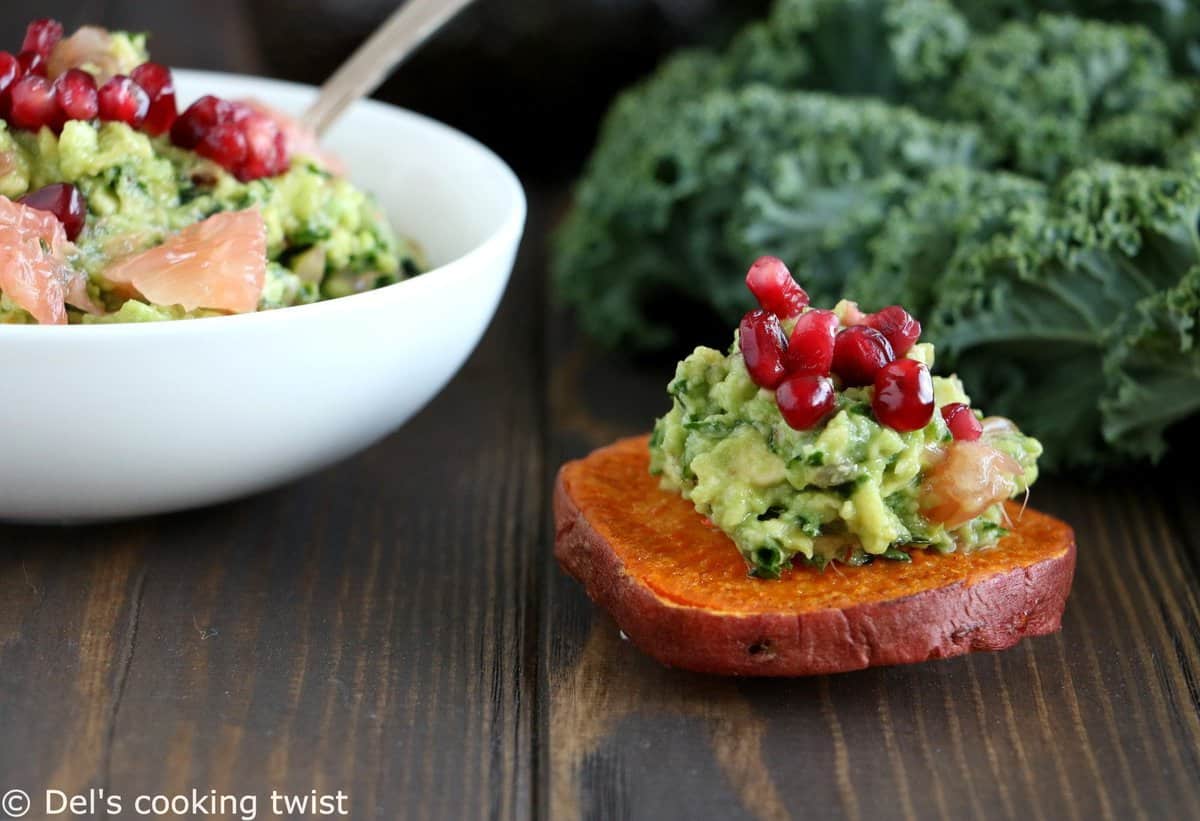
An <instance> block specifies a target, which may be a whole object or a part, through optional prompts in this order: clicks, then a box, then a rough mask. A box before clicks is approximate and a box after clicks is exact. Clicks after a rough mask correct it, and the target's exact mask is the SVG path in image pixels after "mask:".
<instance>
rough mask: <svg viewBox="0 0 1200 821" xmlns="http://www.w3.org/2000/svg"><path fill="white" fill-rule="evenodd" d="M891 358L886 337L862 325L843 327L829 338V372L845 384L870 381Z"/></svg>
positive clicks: (860, 384)
mask: <svg viewBox="0 0 1200 821" xmlns="http://www.w3.org/2000/svg"><path fill="white" fill-rule="evenodd" d="M895 358H896V357H895V355H894V354H893V352H892V346H891V344H890V343H889V342H888V341H887V337H885V336H884V335H883V334H881V333H879V331H877V330H875V329H874V328H868V327H867V326H866V325H855V326H854V327H853V328H846V329H845V330H843V331H841V332H840V333H838V335H837V338H836V339H834V341H833V372H834V373H835V374H837V375H838V376H839V377H841V380H842V382H843V384H845V385H846V387H849V388H859V387H862V386H863V385H870V384H871V383H872V382H874V381H875V374H877V373H878V372H879V369H880V368H882V367H883V366H884V365H886V364H888V363H889V362H891V361H892V360H893V359H895Z"/></svg>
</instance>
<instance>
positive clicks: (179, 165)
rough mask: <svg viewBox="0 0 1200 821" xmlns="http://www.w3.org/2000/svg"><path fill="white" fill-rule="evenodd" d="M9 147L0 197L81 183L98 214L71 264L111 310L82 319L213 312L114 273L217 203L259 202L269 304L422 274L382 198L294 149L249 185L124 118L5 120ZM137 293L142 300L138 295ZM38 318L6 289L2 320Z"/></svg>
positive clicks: (91, 214)
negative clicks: (160, 298)
mask: <svg viewBox="0 0 1200 821" xmlns="http://www.w3.org/2000/svg"><path fill="white" fill-rule="evenodd" d="M0 154H5V155H7V156H8V157H10V158H11V159H10V162H9V170H8V172H7V173H6V174H4V175H2V176H0V194H2V195H4V196H6V197H9V198H10V199H16V198H17V197H20V196H21V195H23V194H25V193H27V192H29V191H31V190H34V189H37V188H40V187H42V186H44V185H48V184H50V183H55V182H67V183H72V184H74V185H75V186H76V187H77V188H78V189H79V191H80V192H81V193H82V194H83V195H84V197H85V198H86V200H87V206H88V218H87V222H86V224H85V226H84V228H83V231H82V233H81V234H80V235H79V237H78V238H77V239H76V240H75V249H76V250H75V253H74V254H73V255H72V256H71V258H70V262H71V264H72V266H73V267H75V268H77V269H79V270H82V271H84V272H86V273H87V274H88V278H89V281H90V282H89V286H88V290H89V293H90V294H91V296H92V298H93V299H94V300H95V301H96V302H97V304H100V305H103V306H105V307H106V308H107V309H108V311H109V312H108V313H105V314H102V315H99V316H92V315H88V314H84V313H82V312H79V311H72V312H71V318H72V321H83V322H124V321H149V320H162V319H179V318H186V317H196V316H206V315H214V314H216V313H218V312H214V311H206V310H203V309H199V310H196V311H191V312H184V311H180V310H179V309H178V308H177V307H172V306H150V305H146V304H144V303H141V304H139V305H133V306H130V307H128V308H125V307H124V306H125V303H126V302H127V301H128V300H126V299H125V298H123V297H121V296H120V295H118V294H116V293H114V292H113V290H112V289H111V288H110V287H109V286H108V284H107V283H106V282H105V280H104V276H103V271H104V268H105V267H106V266H107V265H108V264H109V263H110V262H112V261H113V260H114V259H117V258H119V257H122V256H125V255H129V254H133V253H136V252H138V251H142V250H145V249H146V248H149V247H152V246H154V245H156V244H158V243H160V242H162V241H163V239H164V238H165V237H166V236H167V235H168V234H170V233H171V232H172V231H176V230H178V229H180V228H182V227H184V226H186V225H189V224H191V223H194V222H198V221H199V220H202V219H204V218H205V217H208V216H210V215H212V214H214V213H217V212H218V211H233V210H242V209H245V208H251V207H256V208H258V209H259V211H260V212H261V213H262V215H263V218H264V221H265V223H266V226H267V243H268V244H267V254H268V259H269V264H268V265H267V276H266V281H265V284H264V287H263V292H262V298H261V301H260V304H259V307H260V308H261V309H268V308H282V307H286V306H289V305H300V304H303V303H308V302H315V301H317V300H319V299H322V298H328V297H336V296H344V295H346V294H350V293H354V292H357V291H360V290H368V289H370V288H376V287H380V286H383V285H387V284H390V283H393V282H398V281H400V280H401V279H403V278H405V277H407V276H412V275H414V274H416V273H419V272H420V271H421V270H423V268H424V267H425V263H424V260H423V258H422V256H421V252H420V250H419V249H418V248H417V247H416V245H415V244H413V243H411V242H409V241H407V240H403V239H399V238H397V237H396V236H395V235H394V234H393V233H392V230H391V228H390V227H389V226H388V224H387V221H386V220H385V219H384V218H383V216H382V214H381V213H380V212H379V210H378V208H377V207H376V206H375V204H374V202H373V201H372V200H371V199H370V197H368V196H367V195H366V194H365V193H363V192H362V191H360V190H359V189H357V188H355V187H354V186H353V185H351V184H350V183H349V182H347V181H346V180H344V179H342V178H340V177H335V176H333V175H332V174H330V173H329V172H328V171H326V170H324V169H323V168H322V167H321V166H319V165H317V163H316V162H314V161H311V160H308V159H306V158H303V157H301V158H296V159H295V160H294V161H293V162H292V165H291V167H290V168H289V169H288V170H287V171H286V172H285V173H284V174H282V175H280V176H277V177H268V178H263V179H258V180H253V181H250V182H244V183H243V182H239V181H238V180H237V179H235V178H234V177H233V176H232V175H231V174H229V173H227V172H226V171H225V170H224V169H223V168H221V167H220V166H218V165H217V164H216V163H214V162H212V161H210V160H207V159H205V158H203V157H201V156H200V155H198V154H196V153H194V152H191V151H186V150H183V149H180V148H176V147H175V146H172V145H170V144H169V142H167V141H165V140H163V139H162V138H152V137H150V136H148V135H146V134H143V133H141V132H139V131H135V130H134V129H132V128H130V127H129V126H127V125H125V124H124V123H115V122H109V123H91V122H85V121H71V122H68V123H66V124H65V126H64V127H63V130H62V133H61V134H59V135H55V134H54V133H52V132H51V131H50V130H49V129H42V130H41V131H39V132H38V133H36V134H34V133H29V132H21V131H12V130H9V129H8V128H6V127H5V125H4V123H0ZM134 301H135V302H136V300H134ZM26 321H32V320H31V318H30V317H29V316H28V314H26V313H25V312H24V311H22V310H21V309H20V308H18V307H16V306H15V305H13V304H12V303H11V302H6V301H4V300H3V297H2V296H0V322H26Z"/></svg>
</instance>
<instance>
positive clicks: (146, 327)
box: [0, 68, 528, 341]
mask: <svg viewBox="0 0 1200 821" xmlns="http://www.w3.org/2000/svg"><path fill="white" fill-rule="evenodd" d="M172 71H173V72H174V74H175V76H176V77H177V78H179V79H184V80H185V81H187V82H189V83H190V82H197V81H198V82H203V81H204V80H205V79H206V78H208V79H215V80H218V81H221V80H225V81H227V80H233V81H251V82H252V83H254V84H259V85H262V86H265V87H268V88H269V87H274V88H276V89H280V90H284V91H287V92H290V93H297V92H299V93H302V94H306V95H309V96H315V95H316V94H317V91H318V89H317V87H316V86H312V85H308V84H306V83H295V82H291V81H288V80H277V79H274V78H271V77H259V76H256V75H253V74H237V73H234V72H226V71H207V70H200V69H187V68H178V69H175V68H173V69H172ZM364 109H365V110H368V111H370V110H374V111H377V112H379V113H382V114H387V115H389V116H394V117H395V116H398V117H399V118H400V119H402V120H407V121H409V122H415V123H417V124H418V125H419V126H421V127H423V128H428V129H430V130H432V131H434V132H436V133H438V134H439V136H440V137H441V138H444V139H449V140H454V141H458V142H462V143H465V144H466V145H467V146H469V147H470V148H472V149H474V150H475V151H477V152H479V153H480V155H482V156H483V157H484V159H485V160H487V161H488V162H489V163H490V164H491V165H493V166H494V168H495V170H496V171H497V172H498V173H499V179H500V180H502V181H503V183H504V184H505V185H504V187H505V189H506V191H505V193H506V195H507V199H508V204H507V207H506V212H505V216H504V219H503V220H502V221H501V222H500V223H499V225H498V226H497V227H496V229H495V230H493V231H492V232H491V233H490V234H489V235H488V236H487V237H486V238H485V239H484V240H483V241H482V242H480V243H479V244H477V245H475V246H474V247H472V248H470V249H469V250H467V251H466V252H464V253H462V254H460V255H459V256H457V257H455V258H454V259H451V260H448V261H446V262H444V263H442V264H441V265H438V266H437V267H436V268H430V269H429V270H428V271H425V272H424V273H422V274H420V275H418V276H415V277H410V278H409V279H406V280H403V281H401V282H394V283H392V284H391V285H385V286H384V287H382V288H373V289H371V290H369V291H363V292H362V293H358V294H350V295H348V296H342V297H336V298H334V299H328V300H321V301H319V302H313V303H309V304H307V305H291V306H288V307H286V308H274V309H271V310H267V311H253V312H251V313H244V314H229V315H225V316H210V317H201V318H198V319H187V320H171V321H164V322H114V323H106V324H99V325H37V324H33V325H14V324H6V323H0V340H3V339H4V338H6V337H8V338H19V337H26V338H33V337H35V336H40V337H42V338H43V339H45V338H46V337H49V338H52V339H57V340H59V341H61V340H62V339H63V338H64V337H63V335H64V334H67V335H70V336H71V337H75V336H80V337H86V338H92V337H95V336H97V335H104V336H115V335H143V336H147V335H157V334H164V333H204V332H205V331H204V329H205V328H211V329H213V330H216V329H217V328H219V327H227V326H229V325H230V324H231V323H237V326H236V327H240V326H243V325H248V324H249V323H266V322H274V323H279V322H290V321H295V320H298V319H300V318H301V317H305V316H308V317H312V316H318V315H324V314H331V313H338V312H341V311H346V310H353V309H354V308H356V307H365V303H366V302H367V301H368V300H372V299H374V300H381V299H387V298H390V297H391V296H393V295H396V294H397V291H399V290H400V289H402V288H408V289H409V290H419V289H421V288H424V287H432V286H430V285H423V284H422V283H427V282H428V281H429V280H431V279H432V278H441V277H444V276H446V275H448V274H450V273H453V272H454V271H456V270H458V269H461V268H464V267H468V266H471V265H472V264H474V263H475V261H476V260H478V259H481V258H485V257H490V256H494V255H496V254H499V253H502V252H503V251H504V249H505V247H506V246H507V245H508V244H509V243H510V242H511V241H513V240H519V238H520V235H521V233H522V231H523V229H524V225H525V218H526V215H527V210H528V204H527V201H526V196H525V189H524V187H523V186H522V185H521V181H520V179H518V177H517V175H516V173H515V172H514V171H513V170H512V168H510V167H509V165H508V163H506V162H505V161H504V160H502V159H501V158H500V156H499V155H497V154H496V152H494V151H492V149H490V148H488V147H487V146H486V145H484V144H483V143H481V142H480V141H479V140H477V139H475V138H474V137H472V136H470V135H469V134H465V133H464V132H462V131H459V130H458V129H457V128H454V127H452V126H449V125H446V124H445V123H443V122H441V121H440V120H435V119H434V118H432V117H429V116H427V115H425V114H421V113H419V112H416V111H412V110H410V109H407V108H403V107H401V106H396V105H392V104H390V103H385V102H381V101H379V100H374V99H362V100H359V101H357V102H356V103H354V105H353V106H351V108H350V112H354V111H356V110H364ZM439 275H440V276H439ZM197 328H199V330H198V331H197V330H195V329H197ZM183 329H188V330H183Z"/></svg>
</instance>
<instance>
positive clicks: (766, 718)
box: [0, 4, 1200, 821]
mask: <svg viewBox="0 0 1200 821" xmlns="http://www.w3.org/2000/svg"><path fill="white" fill-rule="evenodd" d="M200 5H202V4H200ZM145 8H147V9H149V8H150V6H149V5H147V6H145ZM151 22H152V24H153V21H151ZM160 37H162V35H161V34H160ZM6 39H12V37H11V35H6ZM175 42H176V44H177V46H178V50H179V51H180V52H182V51H183V50H185V46H184V45H182V43H183V40H182V39H180V40H177V41H175ZM167 45H168V46H169V45H170V41H168V42H167ZM165 50H166V51H167V52H168V53H167V55H166V56H167V58H168V59H172V58H173V57H174V54H172V53H171V50H170V48H169V47H168V48H166V49H165ZM246 53H247V52H238V51H234V50H230V51H229V52H227V55H234V56H231V57H228V58H227V60H226V62H227V63H228V64H229V65H230V67H233V68H242V67H247V66H248V67H251V68H252V67H253V56H252V54H251V55H250V56H249V57H246V58H245V59H243V58H242V57H237V56H236V55H238V54H246ZM178 61H179V62H186V60H185V59H184V58H183V57H180V58H178ZM193 62H195V61H193ZM212 62H218V61H216V60H213V61H210V63H209V64H210V65H211V63H212ZM219 64H220V63H219V62H218V65H219ZM562 204H563V198H562V196H561V195H558V196H555V195H549V196H548V195H544V194H540V193H535V194H534V196H533V197H532V202H531V206H532V209H531V219H530V225H529V231H528V234H527V238H526V241H525V244H524V247H523V251H522V254H521V257H520V260H519V262H518V266H517V270H516V272H515V274H514V278H513V282H512V284H511V286H510V288H509V291H508V294H507V296H506V298H505V300H504V303H503V305H502V307H501V309H500V312H499V314H498V316H497V317H496V320H495V322H494V323H493V325H492V327H491V329H490V331H489V332H488V334H487V336H486V337H485V339H484V341H483V342H482V344H481V345H480V347H479V349H478V350H477V351H476V353H475V355H474V356H473V358H472V359H471V360H470V362H469V363H468V365H467V366H466V367H465V368H464V369H463V371H462V372H461V373H460V374H459V375H458V377H457V378H456V379H455V380H454V382H453V383H452V384H451V385H450V386H449V387H448V388H447V389H446V391H445V392H443V393H442V394H441V396H439V397H438V398H437V399H436V400H435V401H434V402H433V403H432V404H431V405H430V406H429V407H428V408H427V409H426V410H425V411H424V412H422V413H421V414H420V415H419V416H418V417H417V418H416V419H414V420H413V421H412V422H411V423H410V424H408V425H407V426H406V427H405V428H404V429H402V430H401V431H399V432H398V433H396V434H395V435H393V436H392V437H390V438H389V439H387V440H386V441H384V442H383V443H381V444H379V445H377V446H375V447H374V448H372V449H370V450H368V451H367V452H365V453H363V454H361V455H359V456H357V457H355V458H354V459H352V460H350V461H348V462H346V463H344V464H341V465H338V466H336V467H334V468H332V469H329V470H326V471H324V472H322V473H320V474H317V475H315V476H312V477H310V478H308V479H305V480H303V481H300V482H298V483H295V484H292V485H290V486H287V487H285V488H282V489H279V490H276V491H274V492H271V493H267V494H265V495H260V496H257V497H255V498H252V499H248V500H245V501H241V502H236V503H232V504H227V505H223V506H220V507H216V508H212V509H207V510H201V511H194V512H189V513H182V514H177V515H170V516H163V517H158V518H153V519H147V520H141V521H135V522H127V523H121V524H115V525H106V526H97V527H88V528H69V529H68V528H34V527H14V526H2V527H0V793H3V792H4V791H5V790H7V789H9V788H20V789H24V790H26V791H28V792H30V793H32V794H33V795H34V796H39V794H40V793H41V792H42V791H44V790H46V789H58V790H62V791H65V792H82V791H86V790H88V789H89V788H103V789H105V790H107V792H108V794H114V793H115V794H119V795H121V796H123V797H125V798H126V799H127V800H132V796H136V795H138V794H148V795H154V794H167V795H172V794H175V793H189V792H190V791H191V790H192V789H197V790H199V791H201V792H202V793H203V792H207V791H208V790H210V789H214V790H217V791H218V792H220V793H227V794H230V795H256V796H259V797H260V800H261V801H263V802H265V800H266V799H265V796H266V795H268V794H269V793H270V791H271V790H278V791H280V792H289V793H309V792H310V791H311V790H317V791H318V792H320V793H335V792H336V791H338V790H342V791H343V792H344V793H345V794H347V795H348V796H349V805H348V808H349V809H350V810H351V816H352V817H354V818H364V819H365V818H381V819H392V818H416V819H454V818H476V817H485V816H486V817H497V818H527V817H531V816H535V817H551V818H555V819H557V818H576V817H584V818H597V819H615V818H645V819H675V818H678V819H692V818H709V817H712V818H728V819H732V818H764V819H779V818H788V817H796V818H826V817H830V818H850V819H858V818H866V819H874V818H893V817H896V818H909V819H911V818H926V817H933V818H947V819H958V818H965V817H983V818H1014V819H1022V821H1024V820H1025V819H1047V820H1048V821H1051V820H1053V819H1060V818H1069V819H1080V820H1081V821H1083V820H1084V819H1092V818H1120V819H1123V818H1185V817H1200V709H1198V707H1200V643H1198V640H1197V636H1198V635H1200V608H1198V606H1197V592H1196V591H1197V589H1198V584H1197V582H1198V579H1197V577H1198V565H1200V539H1198V537H1197V535H1196V534H1197V532H1198V528H1200V511H1198V509H1197V506H1196V504H1195V500H1196V499H1197V489H1198V485H1197V484H1196V482H1195V480H1190V479H1179V478H1175V479H1172V480H1171V481H1167V480H1165V479H1164V478H1163V477H1161V476H1156V475H1154V474H1152V473H1145V472H1143V473H1134V474H1130V475H1128V476H1125V477H1122V478H1118V479H1115V480H1113V481H1110V482H1107V483H1106V484H1104V485H1101V486H1092V485H1087V484H1084V483H1077V482H1072V481H1069V480H1066V479H1053V480H1046V481H1044V482H1042V483H1039V485H1038V487H1037V489H1036V494H1035V499H1036V504H1037V505H1038V506H1039V507H1040V508H1043V509H1045V510H1047V511H1048V512H1051V513H1054V514H1056V515H1059V516H1061V517H1063V518H1065V519H1067V520H1068V521H1069V522H1071V523H1072V524H1073V525H1074V526H1075V528H1076V531H1077V534H1078V541H1079V567H1078V572H1077V574H1076V579H1075V590H1074V593H1073V594H1072V597H1071V599H1070V603H1069V605H1068V607H1067V612H1066V616H1065V619H1064V625H1063V631H1062V632H1061V633H1060V634H1058V635H1055V636H1050V637H1045V638H1040V639H1035V640H1030V641H1026V642H1024V643H1023V644H1021V645H1020V646H1018V647H1017V648H1016V649H1014V650H1012V651H1009V652H1006V653H1003V654H984V655H976V656H971V657H967V658H959V659H953V660H948V661H940V662H934V663H928V664H923V665H918V666H912V667H903V668H892V669H880V670H869V671H864V672H858V673H851V674H845V675H838V676H828V677H822V678H811V679H803V680H794V681H782V680H781V681H752V680H745V681H737V680H724V679H718V678H712V677H704V676H697V675H691V674H687V673H683V672H678V671H672V670H668V669H664V668H662V667H660V666H658V665H657V664H655V663H654V662H651V661H649V660H647V659H646V658H644V657H642V656H641V655H639V654H638V652H637V651H636V650H634V649H633V648H632V647H630V646H628V645H627V644H625V643H623V642H622V641H621V639H620V637H619V635H618V632H617V630H616V628H615V627H614V625H613V624H612V623H611V621H609V620H608V619H607V618H606V617H605V616H603V615H602V614H600V613H598V612H597V611H596V610H595V609H594V608H593V607H592V606H591V604H590V603H589V602H588V601H587V599H586V598H585V597H584V595H583V594H582V592H581V591H580V589H579V588H578V587H577V586H576V585H575V584H574V583H573V582H571V581H570V580H569V579H566V578H565V577H564V576H563V575H562V574H561V573H560V572H559V571H558V570H557V568H556V567H555V565H554V562H553V560H552V558H551V554H550V550H551V541H552V533H553V531H552V527H551V521H550V510H549V500H550V496H549V489H550V486H551V482H552V479H553V475H554V471H555V470H556V468H557V466H558V465H559V464H560V463H561V462H562V461H563V460H564V459H566V458H570V457H573V456H577V455H581V454H583V453H585V452H586V451H587V450H588V449H590V448H592V447H594V446H597V445H600V444H602V443H605V442H606V441H608V440H610V439H612V438H614V437H616V436H619V435H624V434H629V433H635V432H638V431H641V430H644V429H645V428H647V426H648V425H649V424H650V421H651V419H652V418H653V417H654V416H655V415H656V414H659V413H661V412H662V411H663V410H665V408H666V404H667V403H666V395H665V392H664V390H663V386H664V384H665V382H666V377H667V375H668V374H667V373H666V372H665V371H664V370H663V367H662V365H661V364H659V365H642V366H634V365H631V364H630V363H627V362H623V361H621V360H619V359H617V358H615V357H612V356H609V355H605V354H603V353H601V352H598V351H596V350H594V349H591V348H589V347H588V346H587V345H586V343H584V342H582V341H581V340H579V339H578V338H577V337H576V335H575V334H574V333H573V329H572V327H571V324H570V321H569V319H567V318H564V317H562V316H561V315H559V314H558V313H557V312H555V311H554V310H553V309H552V307H551V300H550V299H549V295H548V293H547V286H546V282H545V279H546V276H545V259H544V253H543V235H544V232H545V231H546V229H547V227H548V225H550V224H551V223H552V222H553V220H554V219H555V217H556V215H557V213H558V211H559V210H560V208H561V206H562ZM10 435H11V432H10ZM40 800H41V799H40V798H35V812H33V813H32V814H31V815H30V816H29V817H39V813H38V812H37V811H36V810H37V809H38V802H40ZM0 817H3V812H2V811H0ZM98 817H103V814H100V816H98ZM114 817H116V816H114ZM120 817H131V816H120ZM259 817H264V818H265V817H272V816H270V815H269V814H267V813H266V805H265V803H264V804H261V805H260V815H259ZM296 817H300V816H296Z"/></svg>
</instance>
